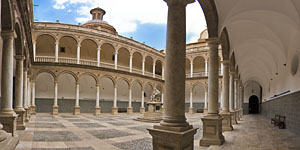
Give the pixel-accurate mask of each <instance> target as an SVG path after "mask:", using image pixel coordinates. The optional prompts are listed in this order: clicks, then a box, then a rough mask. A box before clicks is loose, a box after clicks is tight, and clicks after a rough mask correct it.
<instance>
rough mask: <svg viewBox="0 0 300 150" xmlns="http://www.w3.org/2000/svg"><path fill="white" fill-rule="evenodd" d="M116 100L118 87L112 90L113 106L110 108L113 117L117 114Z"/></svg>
mask: <svg viewBox="0 0 300 150" xmlns="http://www.w3.org/2000/svg"><path fill="white" fill-rule="evenodd" d="M117 99H118V87H117V86H116V85H115V88H114V104H113V108H112V114H113V115H117V114H118V105H117Z"/></svg>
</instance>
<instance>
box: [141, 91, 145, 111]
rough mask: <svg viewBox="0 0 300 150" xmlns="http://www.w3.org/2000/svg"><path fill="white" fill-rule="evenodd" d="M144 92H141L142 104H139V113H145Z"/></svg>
mask: <svg viewBox="0 0 300 150" xmlns="http://www.w3.org/2000/svg"><path fill="white" fill-rule="evenodd" d="M144 95H145V91H144V90H143V91H142V102H141V107H140V113H142V114H143V113H145V106H144V103H145V96H144Z"/></svg>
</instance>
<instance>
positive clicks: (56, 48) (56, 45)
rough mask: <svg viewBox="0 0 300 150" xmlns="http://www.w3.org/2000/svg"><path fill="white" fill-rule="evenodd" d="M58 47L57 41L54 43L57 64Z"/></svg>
mask: <svg viewBox="0 0 300 150" xmlns="http://www.w3.org/2000/svg"><path fill="white" fill-rule="evenodd" d="M58 46H59V41H56V42H55V62H58Z"/></svg>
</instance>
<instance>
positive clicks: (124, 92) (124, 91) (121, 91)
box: [117, 80, 129, 101]
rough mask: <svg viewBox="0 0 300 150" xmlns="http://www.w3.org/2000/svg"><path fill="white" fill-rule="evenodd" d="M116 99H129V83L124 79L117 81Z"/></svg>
mask: <svg viewBox="0 0 300 150" xmlns="http://www.w3.org/2000/svg"><path fill="white" fill-rule="evenodd" d="M117 85H118V100H120V101H128V100H129V85H128V83H127V82H126V81H124V80H119V81H118V84H117Z"/></svg>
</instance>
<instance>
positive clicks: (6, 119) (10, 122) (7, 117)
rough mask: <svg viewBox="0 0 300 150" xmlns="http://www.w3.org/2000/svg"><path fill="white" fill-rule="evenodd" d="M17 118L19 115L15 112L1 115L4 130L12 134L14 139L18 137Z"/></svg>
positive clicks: (0, 120)
mask: <svg viewBox="0 0 300 150" xmlns="http://www.w3.org/2000/svg"><path fill="white" fill-rule="evenodd" d="M17 117H18V115H17V114H16V113H15V112H13V113H12V114H5V113H1V114H0V122H1V124H2V125H3V130H4V131H6V132H7V133H11V134H12V136H13V137H15V136H17V132H16V129H17Z"/></svg>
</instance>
